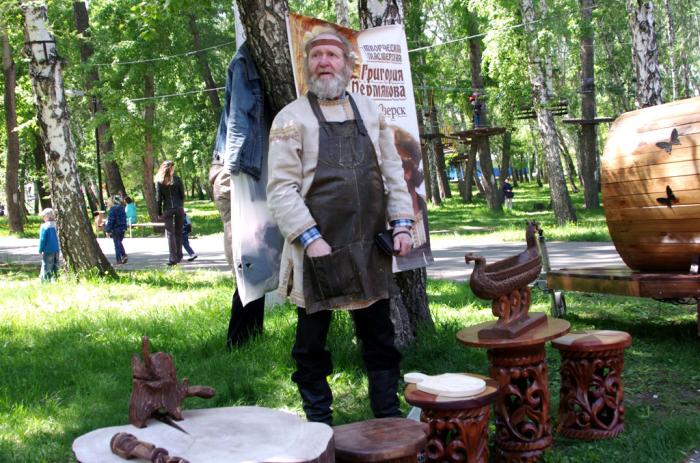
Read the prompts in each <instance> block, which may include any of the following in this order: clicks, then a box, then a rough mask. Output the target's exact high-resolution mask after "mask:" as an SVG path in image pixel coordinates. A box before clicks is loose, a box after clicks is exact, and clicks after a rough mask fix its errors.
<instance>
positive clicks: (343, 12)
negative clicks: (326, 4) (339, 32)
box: [335, 0, 350, 27]
mask: <svg viewBox="0 0 700 463" xmlns="http://www.w3.org/2000/svg"><path fill="white" fill-rule="evenodd" d="M335 22H336V23H337V24H340V25H341V26H345V27H350V21H348V0H335Z"/></svg>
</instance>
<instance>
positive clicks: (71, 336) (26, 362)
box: [0, 265, 700, 463]
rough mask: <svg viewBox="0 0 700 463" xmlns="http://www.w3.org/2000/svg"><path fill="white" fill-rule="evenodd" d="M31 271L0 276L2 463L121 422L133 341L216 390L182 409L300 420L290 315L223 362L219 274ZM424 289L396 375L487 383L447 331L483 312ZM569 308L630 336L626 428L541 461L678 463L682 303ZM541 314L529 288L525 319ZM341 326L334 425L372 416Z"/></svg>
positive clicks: (683, 410)
mask: <svg viewBox="0 0 700 463" xmlns="http://www.w3.org/2000/svg"><path fill="white" fill-rule="evenodd" d="M37 273H38V270H37V268H32V267H19V266H13V265H3V266H0V280H2V285H0V300H1V301H2V304H1V305H0V349H2V350H1V352H2V355H0V372H2V374H0V462H65V461H71V459H72V454H71V450H70V447H71V443H72V441H73V440H74V439H75V438H76V437H78V436H79V435H81V434H83V433H86V432H89V431H90V430H92V429H95V428H97V427H103V426H113V425H117V424H124V423H127V420H128V402H129V395H130V391H131V370H130V358H131V356H132V355H133V354H136V353H139V352H140V345H141V343H140V338H141V336H142V335H144V334H146V335H148V336H149V337H150V339H151V348H152V351H153V352H155V351H166V352H169V353H171V354H172V355H173V357H174V359H175V363H176V365H177V370H178V376H179V378H180V379H182V378H184V377H189V378H190V380H191V382H192V384H202V385H208V386H212V387H214V388H215V389H216V391H217V394H216V396H215V397H214V398H213V399H210V400H204V399H197V398H191V399H187V400H186V401H185V402H184V407H185V408H202V407H223V406H230V405H254V404H256V405H262V406H267V407H273V408H279V409H285V410H290V411H292V412H296V413H301V406H300V399H299V398H298V395H297V392H296V389H295V387H294V385H293V383H292V382H291V380H290V375H291V373H292V371H293V369H294V365H293V362H292V360H291V357H290V354H289V352H290V350H291V346H292V342H293V339H294V326H295V316H294V310H293V308H292V307H291V306H289V305H281V306H276V307H272V308H270V309H268V311H267V314H266V320H265V334H264V335H263V336H261V337H259V338H257V339H255V340H254V341H253V342H252V343H250V344H249V345H247V346H245V347H244V348H242V349H239V350H235V351H233V352H228V351H227V350H226V348H225V347H224V341H225V333H226V327H227V323H228V316H229V304H230V297H231V292H232V287H231V281H230V279H229V277H228V276H227V275H226V274H224V273H213V272H207V271H201V272H198V273H197V272H196V273H190V272H182V271H180V270H178V269H172V270H168V271H134V272H130V273H128V274H124V275H122V276H121V278H120V279H119V280H118V281H116V280H113V281H100V280H84V281H80V282H78V281H74V280H72V279H71V278H67V277H63V278H62V279H61V280H59V281H58V282H56V283H52V284H41V283H40V282H39V281H38V279H37V277H36V275H37ZM428 293H429V298H430V301H431V310H432V313H433V317H434V320H435V329H434V330H425V329H424V330H422V331H421V332H420V333H419V336H418V341H417V343H416V344H415V345H414V346H412V347H411V348H410V349H409V350H408V351H406V352H405V356H404V361H403V365H402V370H403V372H408V371H414V370H419V371H423V372H425V373H441V372H447V371H472V372H479V373H486V371H487V362H486V353H485V352H484V351H483V350H478V349H471V348H464V347H461V346H459V345H458V344H457V342H456V341H455V333H456V332H457V331H458V330H459V329H460V328H462V327H464V326H466V325H470V324H474V323H477V322H480V321H484V320H489V319H491V318H492V316H491V313H490V307H489V306H490V304H488V303H486V302H485V301H480V300H476V299H475V298H474V296H473V295H472V294H471V292H470V290H469V289H468V286H467V285H466V284H463V283H462V284H459V283H453V282H444V281H430V282H429V285H428ZM567 303H568V306H569V314H568V316H567V318H568V320H569V321H571V323H572V324H573V326H574V328H575V329H584V328H605V329H622V330H625V331H628V332H630V333H631V334H632V336H633V340H634V341H633V345H632V347H630V348H629V349H628V350H627V352H626V355H625V374H624V381H625V409H626V413H625V418H626V422H625V426H626V430H625V432H624V433H623V434H622V435H621V436H619V437H618V438H616V439H613V440H609V441H602V442H594V443H589V442H583V441H575V440H570V439H564V438H561V437H559V436H557V435H556V434H555V440H554V446H553V447H552V449H551V450H550V451H548V452H547V453H546V456H545V461H547V462H605V463H611V462H630V461H635V462H650V463H651V462H654V463H657V462H679V463H680V462H681V461H683V460H684V458H685V457H684V456H685V455H687V454H688V453H689V452H690V451H691V450H692V449H694V448H698V447H700V413H699V411H700V355H699V354H700V340H698V338H697V337H696V333H695V331H696V330H695V326H696V325H695V319H694V307H691V306H676V305H670V304H664V303H660V302H656V301H653V300H646V299H631V298H621V297H602V296H600V295H588V294H576V293H569V294H567ZM548 307H549V301H548V299H547V298H546V297H545V296H544V295H542V294H541V293H540V292H539V291H535V292H534V310H540V311H547V310H548ZM351 325H352V323H351V321H350V318H349V316H348V315H347V314H346V313H338V314H336V317H335V320H334V323H333V326H332V328H331V333H330V336H329V340H330V342H329V348H330V350H331V351H332V352H333V360H334V365H335V371H334V374H333V375H332V376H331V378H330V381H331V387H332V388H333V391H334V394H335V402H334V408H335V422H336V424H341V423H347V422H352V421H356V420H362V419H366V418H370V417H371V413H370V410H369V406H368V401H367V396H366V386H367V384H366V378H365V376H364V374H363V369H362V363H361V360H360V356H359V355H358V352H357V346H356V345H355V341H354V337H353V334H352V327H351ZM547 355H548V360H547V361H548V366H549V384H550V390H551V393H552V407H551V411H552V415H553V419H554V418H555V414H556V410H557V407H558V387H559V380H558V374H557V369H558V366H559V357H558V353H557V352H556V351H553V350H552V349H550V348H548V350H547ZM403 409H404V411H405V412H408V409H409V407H408V406H407V405H406V404H405V403H404V404H403ZM553 425H554V426H556V423H555V422H554V423H553ZM490 431H491V432H490V435H491V438H492V439H493V427H492V428H491V430H490ZM105 445H107V443H105Z"/></svg>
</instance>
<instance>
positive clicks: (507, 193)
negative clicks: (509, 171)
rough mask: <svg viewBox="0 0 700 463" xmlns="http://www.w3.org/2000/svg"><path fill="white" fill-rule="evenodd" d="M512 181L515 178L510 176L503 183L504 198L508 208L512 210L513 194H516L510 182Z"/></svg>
mask: <svg viewBox="0 0 700 463" xmlns="http://www.w3.org/2000/svg"><path fill="white" fill-rule="evenodd" d="M512 181H513V180H512V179H511V178H510V177H508V178H507V179H506V181H505V182H504V183H503V198H504V199H505V201H506V208H508V209H511V210H512V209H513V196H515V194H514V193H513V185H512V184H511V183H510V182H512Z"/></svg>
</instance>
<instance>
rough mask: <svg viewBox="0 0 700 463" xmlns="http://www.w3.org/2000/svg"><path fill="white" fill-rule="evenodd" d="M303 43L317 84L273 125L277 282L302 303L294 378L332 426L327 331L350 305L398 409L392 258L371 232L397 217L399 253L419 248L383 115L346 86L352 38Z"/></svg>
mask: <svg viewBox="0 0 700 463" xmlns="http://www.w3.org/2000/svg"><path fill="white" fill-rule="evenodd" d="M305 52H306V57H305V62H304V72H305V76H306V81H307V83H308V87H309V91H308V93H307V94H306V95H305V96H302V97H300V98H298V99H297V100H295V101H294V102H292V103H290V104H289V105H287V106H286V107H285V108H284V109H282V111H281V112H280V113H279V114H278V115H277V117H276V118H275V120H274V122H273V124H272V129H271V131H270V149H269V180H268V184H267V201H268V206H269V208H270V211H271V212H272V215H273V217H274V218H275V220H276V221H277V223H278V225H279V227H280V231H281V232H282V235H283V236H284V237H285V244H284V249H283V251H282V262H281V268H280V288H279V289H280V292H282V294H283V295H284V296H288V297H289V298H290V299H291V300H292V302H293V303H295V304H296V305H297V306H298V307H297V330H296V340H295V343H294V347H293V349H292V357H293V358H294V360H295V362H296V367H297V369H296V371H295V372H294V374H293V375H292V380H293V381H294V382H295V383H296V384H297V386H298V388H299V392H300V394H301V398H302V406H303V408H304V412H305V413H306V417H307V419H308V420H309V421H319V422H324V423H327V424H330V423H331V419H332V412H331V403H332V400H333V396H332V393H331V390H330V387H329V385H328V382H327V380H326V377H327V376H328V375H330V374H331V372H332V363H331V355H330V352H328V351H327V350H326V337H327V335H328V328H329V325H330V322H331V316H332V311H333V310H335V309H346V310H350V313H351V316H352V319H353V321H354V324H355V332H356V334H357V337H358V338H359V339H360V341H361V342H360V345H361V349H362V359H363V361H364V364H365V367H366V369H367V375H368V381H369V398H370V405H371V408H372V412H373V413H374V416H375V417H378V418H379V417H386V416H400V414H401V411H400V410H399V401H398V397H397V395H396V393H397V388H398V379H399V362H400V360H401V354H400V353H399V351H398V350H397V349H396V347H395V346H394V327H393V325H392V322H391V319H390V317H389V283H390V281H391V278H392V272H391V256H390V255H388V254H386V253H383V252H382V251H381V250H380V248H379V247H378V246H377V244H376V243H375V240H374V238H375V236H376V235H377V234H378V233H379V232H382V231H383V230H385V229H386V224H387V221H389V222H390V224H391V225H392V227H393V245H394V253H395V254H396V255H405V254H407V253H408V252H409V251H410V250H411V248H412V246H413V243H412V240H411V236H410V227H411V225H412V220H411V217H413V211H412V207H411V197H410V196H409V194H408V191H407V188H406V182H405V180H404V177H403V169H402V165H401V159H400V158H399V156H398V154H397V152H396V148H395V147H394V136H393V132H392V130H391V128H390V127H389V126H387V124H386V122H385V120H384V115H383V114H382V112H381V111H380V110H379V108H378V107H377V106H376V105H375V104H374V102H372V101H371V100H370V99H369V98H367V97H364V96H362V95H354V94H353V95H351V94H348V93H347V92H346V91H345V89H346V87H347V85H348V82H349V80H350V77H351V75H352V70H353V68H354V63H355V59H354V55H353V54H352V53H351V47H350V44H349V42H348V41H347V40H346V39H345V38H344V37H342V36H340V35H338V34H337V33H336V32H334V31H330V30H328V31H322V32H320V33H319V34H316V35H314V36H313V37H311V38H310V39H309V40H308V41H307V42H306V44H305Z"/></svg>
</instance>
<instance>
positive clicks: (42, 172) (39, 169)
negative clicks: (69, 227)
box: [32, 130, 51, 209]
mask: <svg viewBox="0 0 700 463" xmlns="http://www.w3.org/2000/svg"><path fill="white" fill-rule="evenodd" d="M32 132H33V134H34V143H35V145H34V150H33V153H32V154H33V155H34V170H35V172H36V173H38V174H39V179H38V180H37V182H36V183H37V185H36V195H37V196H38V197H39V205H40V206H41V208H42V209H45V208H47V207H51V198H50V192H49V191H47V190H46V187H44V179H45V178H46V154H44V145H43V144H42V143H41V134H40V133H39V132H37V131H36V130H32Z"/></svg>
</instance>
